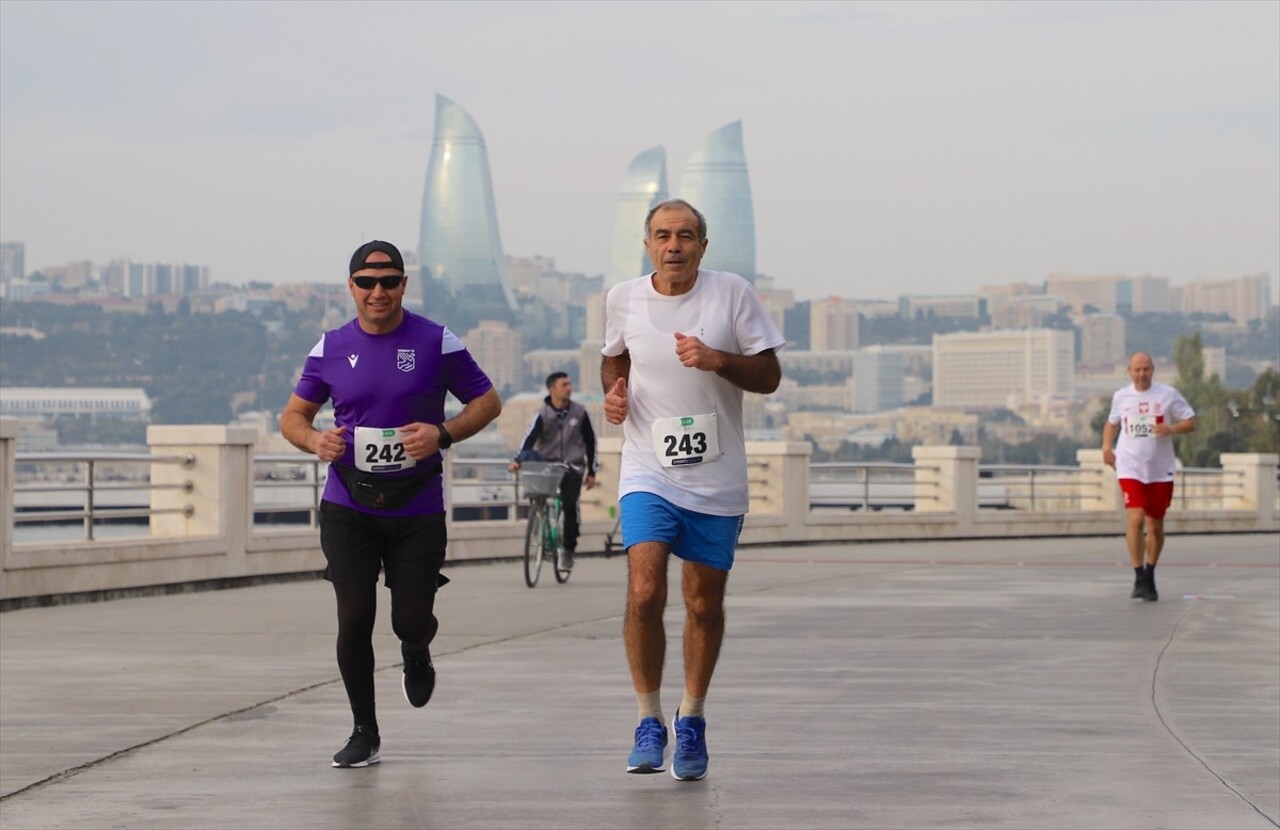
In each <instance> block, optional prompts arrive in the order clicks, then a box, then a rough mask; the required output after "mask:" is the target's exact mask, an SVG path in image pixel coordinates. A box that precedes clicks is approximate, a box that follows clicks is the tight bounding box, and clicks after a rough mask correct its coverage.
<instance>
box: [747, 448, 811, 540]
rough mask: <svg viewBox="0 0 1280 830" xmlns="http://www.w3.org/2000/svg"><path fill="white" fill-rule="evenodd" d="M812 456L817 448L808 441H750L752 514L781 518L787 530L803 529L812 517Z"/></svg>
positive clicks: (748, 474)
mask: <svg viewBox="0 0 1280 830" xmlns="http://www.w3.org/2000/svg"><path fill="white" fill-rule="evenodd" d="M812 454H813V446H812V445H811V444H809V443H808V442H807V441H798V442H797V441H748V442H747V480H748V482H749V483H750V488H751V507H750V514H751V515H752V516H781V517H783V518H784V519H785V520H786V524H787V527H790V528H796V529H801V528H803V527H804V525H805V520H806V518H807V517H808V515H809V456H811V455H812ZM799 532H800V534H801V535H803V532H802V531H799Z"/></svg>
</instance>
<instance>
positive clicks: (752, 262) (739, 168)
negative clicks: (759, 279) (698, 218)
mask: <svg viewBox="0 0 1280 830" xmlns="http://www.w3.org/2000/svg"><path fill="white" fill-rule="evenodd" d="M680 198H681V199H684V200H685V201H687V202H689V204H691V205H693V206H694V207H696V208H697V209H698V210H700V211H702V215H703V216H705V217H707V237H708V238H709V239H710V240H711V242H710V244H709V245H708V246H707V255H706V257H705V258H703V260H702V267H704V268H707V269H710V270H713V271H732V272H733V273H735V274H739V275H741V276H742V277H744V278H745V279H748V280H750V281H751V282H753V283H754V282H755V281H756V219H755V212H754V210H753V209H752V207H751V181H750V180H749V179H748V178H747V157H746V153H744V152H743V149H742V122H741V121H734V122H733V123H732V124H726V125H725V126H723V127H721V128H720V129H718V130H716V131H715V132H714V133H712V134H711V135H710V136H708V137H707V140H706V141H705V142H703V144H702V147H701V148H699V149H698V151H697V152H696V153H694V154H693V157H692V158H690V159H689V164H688V165H687V166H686V167H685V170H684V177H683V178H682V179H681V181H680Z"/></svg>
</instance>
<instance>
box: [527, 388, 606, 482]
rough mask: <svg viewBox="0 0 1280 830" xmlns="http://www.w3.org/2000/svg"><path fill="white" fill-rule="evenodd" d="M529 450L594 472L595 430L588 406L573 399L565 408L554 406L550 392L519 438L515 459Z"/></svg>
mask: <svg viewBox="0 0 1280 830" xmlns="http://www.w3.org/2000/svg"><path fill="white" fill-rule="evenodd" d="M530 450H532V451H533V452H535V453H537V454H538V455H539V456H541V457H542V458H543V459H544V460H546V461H563V462H565V463H566V464H571V465H572V466H573V467H574V468H575V469H578V470H583V469H584V467H585V470H586V475H589V476H594V475H595V474H596V433H595V430H594V429H592V428H591V418H590V417H589V416H588V415H587V410H586V409H585V408H584V407H583V406H582V404H580V403H578V402H576V401H574V400H570V401H569V405H568V406H566V407H565V408H564V409H556V408H555V407H554V406H552V405H551V396H550V395H547V397H546V398H544V399H543V401H542V406H541V407H539V408H538V411H537V412H536V413H534V416H533V420H532V421H531V422H530V423H529V429H528V431H527V432H525V434H524V440H523V441H521V442H520V452H518V453H517V454H516V460H517V461H523V460H524V459H525V457H526V456H527V455H528V454H529V451H530Z"/></svg>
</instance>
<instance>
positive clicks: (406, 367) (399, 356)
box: [396, 349, 416, 372]
mask: <svg viewBox="0 0 1280 830" xmlns="http://www.w3.org/2000/svg"><path fill="white" fill-rule="evenodd" d="M415 365H416V357H415V355H414V351H413V349H396V368H397V369H399V370H400V371H402V372H412V371H413V367H414V366H415Z"/></svg>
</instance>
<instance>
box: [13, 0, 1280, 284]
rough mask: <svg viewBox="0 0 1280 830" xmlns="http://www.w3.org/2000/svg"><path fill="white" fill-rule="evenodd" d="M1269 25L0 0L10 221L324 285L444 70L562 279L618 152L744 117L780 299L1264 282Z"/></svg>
mask: <svg viewBox="0 0 1280 830" xmlns="http://www.w3.org/2000/svg"><path fill="white" fill-rule="evenodd" d="M1278 44H1280V3H1276V2H1263V1H1260V2H1239V3H1233V2H1212V3H1195V2H1184V3H1161V2H1137V3H1121V2H1083V3H1051V2H1019V3H1013V2H1001V3H960V2H947V3H941V4H933V3H923V2H919V3H874V2H838V3H814V2H796V1H795V0H793V1H792V2H785V3H776V4H775V3H768V2H737V3H715V2H705V3H694V2H674V3H663V2H653V3H627V2H548V3H539V2H516V3H499V2H472V3H449V2H438V3H408V2H400V3H378V2H367V3H358V4H356V3H350V4H349V3H341V2H329V3H321V2H302V3H294V2H234V3H229V2H213V3H199V2H173V3H161V2H145V3H125V2H91V3H72V2H51V1H50V0H40V2H19V0H2V2H0V238H3V240H4V241H21V242H24V243H25V244H26V257H27V268H28V270H34V269H36V268H39V267H41V266H44V265H60V264H64V263H66V262H68V261H72V260H83V259H91V260H94V261H95V262H98V263H103V264H105V263H106V262H107V261H108V260H110V259H112V258H116V257H124V256H128V257H132V258H135V259H139V260H165V261H185V262H191V263H199V264H205V265H208V266H210V268H211V270H212V274H211V276H212V278H213V279H214V280H215V281H227V282H236V283H239V282H243V281H245V280H248V279H261V280H268V281H271V282H276V283H283V282H297V281H318V280H325V279H335V280H339V279H341V278H342V277H343V276H344V271H343V268H344V267H345V264H346V261H347V259H348V258H349V257H350V254H351V251H352V250H353V249H354V248H355V247H356V246H357V245H358V244H360V243H361V242H362V241H364V240H366V239H368V238H382V239H388V240H391V241H393V242H395V243H397V244H399V245H401V246H402V247H403V248H406V249H409V248H416V246H417V244H418V222H419V213H420V210H421V201H422V185H423V180H424V176H425V173H426V165H427V159H428V155H429V152H430V145H431V136H432V129H433V116H434V97H435V95H436V93H440V94H443V95H445V96H447V97H449V98H451V99H452V100H454V101H455V102H456V103H458V104H459V105H460V106H461V107H463V108H464V109H465V110H467V111H468V112H469V113H470V114H471V116H472V118H474V119H475V121H476V122H477V123H478V124H479V126H480V129H481V130H482V131H483V132H484V136H485V141H486V143H487V145H488V151H489V162H490V166H491V169H492V173H493V185H494V192H495V196H496V200H497V208H498V220H499V225H500V228H501V234H502V242H503V247H504V249H505V251H506V253H508V254H511V255H514V256H532V255H535V254H540V255H543V256H549V257H553V258H554V259H555V260H556V263H557V265H558V266H559V267H560V268H561V269H562V270H567V271H581V272H584V273H588V274H598V273H601V272H603V271H604V270H605V267H606V264H607V257H608V246H609V239H610V234H611V230H612V222H613V216H614V208H615V200H616V197H617V192H618V188H619V186H620V185H621V182H622V177H623V174H624V172H625V170H626V167H627V165H628V163H629V162H630V161H631V159H632V158H633V157H634V156H635V155H636V154H637V153H639V152H641V151H642V150H645V149H647V148H649V147H652V146H654V145H659V144H660V145H663V146H665V147H666V149H667V158H668V165H669V167H668V177H669V181H670V184H671V188H672V189H673V190H675V189H676V188H677V187H678V185H679V181H680V176H681V173H682V172H683V168H684V166H685V163H686V161H687V160H688V158H689V156H690V155H691V154H692V153H693V151H694V150H695V148H696V147H697V146H698V144H699V143H700V142H701V141H702V140H703V139H704V138H705V137H706V136H707V135H708V134H709V133H711V132H712V131H713V130H715V129H717V128H719V127H721V126H723V125H724V124H727V123H729V122H730V121H734V120H737V119H741V120H742V122H743V132H744V137H745V145H746V154H747V162H748V166H749V169H750V176H751V187H752V192H753V195H754V200H755V215H756V238H757V261H758V267H759V269H760V270H761V271H763V272H764V273H767V274H770V275H773V276H776V277H777V278H778V279H779V282H780V284H781V285H783V286H785V287H790V288H792V289H794V290H795V292H796V294H797V296H798V297H800V298H811V297H817V296H825V295H829V294H838V295H842V296H846V297H863V298H875V297H881V298H893V297H897V296H898V295H899V294H903V293H920V294H930V293H949V292H971V291H974V290H976V289H977V288H978V287H979V286H981V285H985V284H994V283H1003V282H1011V281H1032V282H1039V281H1041V280H1043V279H1044V278H1045V277H1046V276H1048V275H1049V274H1051V273H1079V274H1129V275H1139V274H1154V275H1159V276H1167V277H1168V278H1170V280H1172V281H1173V282H1174V283H1175V284H1177V283H1181V282H1186V281H1188V280H1191V279H1201V278H1217V277H1235V276H1241V275H1244V274H1256V273H1259V272H1267V273H1270V274H1271V276H1272V279H1273V286H1275V284H1276V283H1275V280H1276V279H1277V277H1280V45H1278ZM709 236H710V239H711V245H713V246H714V245H715V242H716V233H715V227H714V226H712V227H711V229H710V231H709ZM1272 291H1273V295H1272V296H1273V299H1275V298H1277V297H1280V291H1278V290H1277V289H1276V288H1275V287H1273V289H1272Z"/></svg>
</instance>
